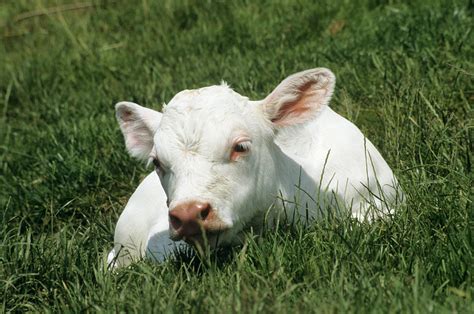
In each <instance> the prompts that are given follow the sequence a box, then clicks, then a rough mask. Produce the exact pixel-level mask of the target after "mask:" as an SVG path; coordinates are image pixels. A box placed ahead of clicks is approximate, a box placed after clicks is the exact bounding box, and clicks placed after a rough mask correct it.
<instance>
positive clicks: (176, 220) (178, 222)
mask: <svg viewBox="0 0 474 314" xmlns="http://www.w3.org/2000/svg"><path fill="white" fill-rule="evenodd" d="M169 217H170V224H171V226H172V227H173V229H174V230H178V229H179V228H181V226H182V225H183V223H182V222H181V220H180V219H179V218H178V217H176V216H174V215H173V214H171V213H170V214H169Z"/></svg>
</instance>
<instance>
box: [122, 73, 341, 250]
mask: <svg viewBox="0 0 474 314" xmlns="http://www.w3.org/2000/svg"><path fill="white" fill-rule="evenodd" d="M334 83H335V78H334V75H333V74H332V72H331V71H329V70H327V69H324V68H317V69H312V70H307V71H304V72H300V73H297V74H294V75H292V76H290V77H288V78H286V79H285V80H284V81H282V82H281V83H280V84H279V85H278V86H277V87H276V88H275V90H274V91H273V92H272V93H270V94H269V95H268V96H267V97H266V98H265V99H263V100H260V101H250V100H249V99H248V98H246V97H243V96H241V95H239V94H238V93H236V92H234V91H233V90H232V89H230V88H229V87H228V86H226V85H220V86H210V87H205V88H201V89H196V90H185V91H182V92H180V93H178V94H177V95H176V96H175V97H174V98H173V99H172V100H171V101H170V102H169V104H168V105H166V106H164V108H163V112H162V113H160V112H157V111H154V110H151V109H147V108H144V107H141V106H139V105H137V104H134V103H130V102H120V103H118V104H117V105H116V114H117V119H118V121H119V124H120V128H121V130H122V132H123V134H124V137H125V143H126V147H127V149H128V151H129V153H130V154H131V155H132V156H134V157H137V158H139V159H142V160H148V161H149V162H151V163H153V165H154V166H155V168H156V172H157V175H159V176H160V179H161V182H162V185H163V188H164V190H165V192H166V194H167V197H168V205H169V223H170V234H171V238H172V239H174V240H178V239H184V240H186V241H188V242H190V243H196V242H197V243H201V244H202V243H203V239H204V238H206V239H207V240H208V241H209V243H215V244H218V243H219V244H224V243H230V242H233V241H234V240H235V239H236V238H238V235H239V234H240V233H241V232H242V231H243V230H245V229H246V227H249V226H251V225H252V223H254V222H255V221H257V220H258V219H257V218H258V217H261V216H263V215H264V213H265V211H266V210H267V209H268V208H269V206H271V205H272V203H273V202H274V200H275V197H276V196H277V195H278V192H279V191H278V189H279V172H280V170H281V169H279V167H280V168H281V163H279V162H278V158H279V155H280V154H282V152H281V150H280V149H279V148H278V146H277V145H276V144H275V142H274V139H275V134H276V133H277V132H278V131H279V129H281V128H284V127H287V126H293V125H297V124H300V123H304V122H306V121H308V120H311V119H312V118H313V117H314V116H315V115H317V113H318V112H319V111H320V110H322V109H323V108H324V107H325V106H327V105H328V103H329V100H330V98H331V95H332V92H333V89H334Z"/></svg>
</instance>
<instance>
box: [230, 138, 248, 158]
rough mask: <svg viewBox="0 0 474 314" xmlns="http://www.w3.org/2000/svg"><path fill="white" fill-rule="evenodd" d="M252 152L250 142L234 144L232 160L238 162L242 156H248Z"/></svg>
mask: <svg viewBox="0 0 474 314" xmlns="http://www.w3.org/2000/svg"><path fill="white" fill-rule="evenodd" d="M249 150H250V141H243V142H239V143H236V144H234V146H233V147H232V153H231V154H230V159H231V160H233V161H236V160H237V159H238V158H239V157H240V156H243V155H247V154H248V152H249Z"/></svg>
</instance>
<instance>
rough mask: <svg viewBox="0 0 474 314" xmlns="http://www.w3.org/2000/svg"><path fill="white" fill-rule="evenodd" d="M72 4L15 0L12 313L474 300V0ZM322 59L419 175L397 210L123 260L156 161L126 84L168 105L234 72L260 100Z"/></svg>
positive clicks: (343, 97)
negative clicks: (147, 150)
mask: <svg viewBox="0 0 474 314" xmlns="http://www.w3.org/2000/svg"><path fill="white" fill-rule="evenodd" d="M65 3H66V1H64V3H63V2H62V1H34V2H32V1H25V0H22V1H9V2H4V3H1V4H0V36H1V45H0V60H1V62H0V104H1V107H0V109H1V110H0V112H1V117H0V119H1V120H0V125H1V128H0V130H1V134H0V135H1V155H0V156H1V157H0V165H1V168H0V169H1V170H0V171H1V176H0V180H1V189H0V205H1V208H2V215H1V217H2V225H1V227H0V230H1V232H0V236H1V242H0V258H1V262H0V291H1V293H2V294H3V296H2V304H1V307H2V311H54V312H62V311H74V312H76V311H77V312H79V311H97V310H100V311H110V312H112V311H126V312H129V311H130V312H132V311H133V312H144V311H155V312H165V311H167V312H181V311H189V312H203V311H206V312H207V311H209V312H230V311H232V312H240V311H245V312H260V311H265V312H285V313H286V312H295V311H307V312H423V313H424V312H471V311H472V309H473V307H474V303H473V300H472V298H473V293H474V288H473V265H474V259H473V255H474V254H473V244H474V240H473V239H474V237H473V227H474V225H473V221H474V219H473V218H474V214H473V206H472V192H473V189H472V186H473V174H472V148H473V147H472V138H473V137H472V127H473V123H472V121H473V120H472V102H473V99H474V91H473V86H474V84H473V75H474V71H473V70H474V67H473V58H472V57H473V56H474V47H473V42H474V41H473V36H472V25H474V23H473V13H474V5H473V2H472V1H461V0H457V1H441V0H434V1H429V2H427V1H421V0H420V1H389V0H387V1H375V0H367V1H363V0H358V1H343V0H341V1H318V2H317V3H313V1H303V0H302V1H263V2H258V3H257V2H254V1H233V2H217V1H196V2H194V1H156V2H154V1H146V0H143V1H141V2H138V1H136V2H135V1H102V2H99V1H93V2H92V5H88V6H86V7H83V8H75V9H70V6H65V5H64V4H65ZM51 8H53V9H51ZM54 8H55V9H54ZM67 8H69V9H67ZM25 12H29V14H27V15H25V14H24V13H25ZM31 13H33V14H31ZM316 66H325V67H328V68H330V69H332V70H333V71H334V73H335V74H336V76H337V80H338V81H337V87H336V92H335V97H334V100H333V101H332V104H331V106H332V107H333V108H334V109H335V110H336V111H337V112H339V113H341V114H343V115H344V116H346V117H348V118H349V119H350V120H352V121H354V122H355V123H356V124H357V125H358V126H359V127H360V128H361V129H362V130H363V132H364V133H365V134H366V135H367V137H368V138H370V139H371V141H372V142H373V143H374V144H375V145H376V146H377V147H378V148H379V150H380V151H381V152H382V154H383V155H384V157H385V158H386V159H387V161H388V162H389V164H390V165H391V167H392V168H393V169H394V171H395V172H396V174H397V176H398V178H399V180H400V181H401V184H402V186H403V188H404V190H405V192H406V196H407V202H406V206H404V207H403V208H401V209H400V211H399V212H398V214H397V215H396V216H395V218H394V219H393V220H390V221H379V222H376V223H374V224H370V225H368V224H358V223H355V222H354V221H352V220H350V219H328V220H323V221H319V222H316V223H314V224H313V225H312V226H311V227H310V228H309V229H304V228H302V227H300V226H282V227H281V228H280V229H278V230H276V231H275V230H273V231H272V232H267V233H265V234H264V235H263V236H261V237H252V236H249V237H248V239H247V240H246V242H245V243H244V244H243V245H242V246H241V247H238V248H233V249H227V250H224V251H218V252H215V253H213V254H212V255H211V256H208V257H207V259H204V260H200V259H199V258H198V257H196V256H194V255H193V254H192V253H189V252H188V253H187V254H182V255H180V256H181V258H178V259H177V260H175V261H171V260H170V261H168V262H166V263H163V264H159V265H157V264H153V263H151V262H149V261H142V262H139V263H136V264H135V265H133V266H132V267H131V268H129V269H123V270H121V271H119V272H118V273H116V274H113V273H110V272H107V271H106V270H105V268H106V267H105V266H106V265H105V261H104V259H105V255H106V253H107V251H108V250H109V249H110V248H111V247H112V240H113V230H114V225H115V222H116V220H117V218H118V216H119V215H120V212H121V210H122V208H123V206H124V204H125V203H126V201H127V198H128V197H129V196H130V194H131V193H132V192H133V190H134V188H135V187H136V186H137V185H138V183H139V182H140V180H141V179H142V178H143V177H144V176H145V175H146V174H147V171H148V170H146V169H145V168H144V167H143V166H142V165H140V164H139V163H138V162H136V161H134V160H132V159H131V158H130V157H128V155H127V154H126V152H125V149H124V144H123V140H122V137H121V134H120V132H119V128H118V126H117V125H116V122H115V120H114V111H113V104H114V103H115V102H117V101H119V100H124V99H127V100H132V101H136V102H138V103H140V104H142V105H146V106H149V107H153V108H156V109H159V108H160V106H161V104H162V103H163V102H166V101H168V100H169V99H171V97H172V96H173V95H174V94H175V93H177V92H178V91H180V90H183V89H186V88H195V87H201V86H205V85H210V84H216V83H219V82H220V80H222V79H223V80H225V81H227V82H229V83H230V84H231V85H232V86H233V88H234V89H235V90H236V91H238V92H239V93H241V94H244V95H248V96H249V97H251V98H253V99H259V98H263V97H265V95H266V94H267V93H269V92H270V91H271V90H272V88H273V87H274V86H275V85H276V84H277V83H278V82H279V81H280V80H281V79H283V78H284V77H286V76H287V75H289V74H291V73H294V72H297V71H299V70H304V69H307V68H312V67H316Z"/></svg>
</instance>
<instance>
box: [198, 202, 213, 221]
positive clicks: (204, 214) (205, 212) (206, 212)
mask: <svg viewBox="0 0 474 314" xmlns="http://www.w3.org/2000/svg"><path fill="white" fill-rule="evenodd" d="M210 212H211V206H209V205H207V206H206V208H204V209H203V210H202V211H201V214H200V216H201V219H202V220H206V218H207V216H209V213H210Z"/></svg>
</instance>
